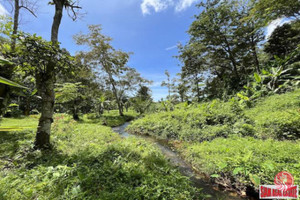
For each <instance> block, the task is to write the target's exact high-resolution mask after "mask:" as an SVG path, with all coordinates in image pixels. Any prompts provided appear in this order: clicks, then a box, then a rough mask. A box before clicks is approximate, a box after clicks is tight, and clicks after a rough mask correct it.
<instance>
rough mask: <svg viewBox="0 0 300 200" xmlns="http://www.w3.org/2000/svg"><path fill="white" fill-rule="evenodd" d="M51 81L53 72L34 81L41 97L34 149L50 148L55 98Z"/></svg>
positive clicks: (48, 72)
mask: <svg viewBox="0 0 300 200" xmlns="http://www.w3.org/2000/svg"><path fill="white" fill-rule="evenodd" d="M53 65H54V64H53ZM53 80H54V79H53V71H47V72H46V74H41V75H38V76H37V80H36V85H37V89H38V92H39V94H40V95H41V97H42V108H41V117H40V119H39V125H38V129H37V133H36V138H35V147H36V148H38V149H47V148H50V133H51V124H52V122H53V112H54V98H55V94H54V90H53V88H54V81H53Z"/></svg>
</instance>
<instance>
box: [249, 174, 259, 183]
mask: <svg viewBox="0 0 300 200" xmlns="http://www.w3.org/2000/svg"><path fill="white" fill-rule="evenodd" d="M249 177H250V180H251V182H252V183H253V184H254V185H255V186H258V185H260V178H259V177H258V176H257V175H253V174H250V175H249Z"/></svg>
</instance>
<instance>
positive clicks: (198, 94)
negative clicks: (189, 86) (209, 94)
mask: <svg viewBox="0 0 300 200" xmlns="http://www.w3.org/2000/svg"><path fill="white" fill-rule="evenodd" d="M195 81H196V90H197V102H198V103H199V102H200V88H199V79H198V75H196V77H195Z"/></svg>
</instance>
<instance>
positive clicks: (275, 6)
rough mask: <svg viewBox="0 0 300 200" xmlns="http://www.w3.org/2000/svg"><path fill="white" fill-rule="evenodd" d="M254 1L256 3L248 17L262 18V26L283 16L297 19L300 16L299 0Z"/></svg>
mask: <svg viewBox="0 0 300 200" xmlns="http://www.w3.org/2000/svg"><path fill="white" fill-rule="evenodd" d="M253 1H254V3H255V5H254V6H253V8H252V9H251V12H250V15H249V16H248V17H246V19H251V18H256V19H262V20H263V23H260V25H261V26H262V27H263V26H265V25H267V24H269V23H270V22H271V21H273V20H275V19H278V18H281V17H286V18H295V19H297V18H299V16H300V1H298V0H253Z"/></svg>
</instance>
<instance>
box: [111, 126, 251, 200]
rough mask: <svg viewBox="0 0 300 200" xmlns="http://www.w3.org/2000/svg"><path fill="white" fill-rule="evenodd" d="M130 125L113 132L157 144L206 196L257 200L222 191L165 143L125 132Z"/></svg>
mask: <svg viewBox="0 0 300 200" xmlns="http://www.w3.org/2000/svg"><path fill="white" fill-rule="evenodd" d="M129 124H130V123H129V122H127V123H125V124H123V125H122V126H118V127H114V128H113V130H114V131H115V132H117V133H119V134H120V135H121V136H122V137H124V138H127V137H137V138H143V139H145V140H147V141H149V142H151V143H153V144H155V145H156V146H157V147H158V148H159V149H160V150H161V152H162V153H163V154H164V155H165V157H166V158H167V159H168V160H169V161H170V162H171V164H172V165H173V166H175V167H177V168H178V169H179V171H180V172H181V173H182V174H183V175H184V176H187V177H189V178H190V180H191V181H192V183H193V184H194V185H195V187H197V188H202V191H203V192H204V193H205V194H209V195H210V196H211V198H210V199H212V200H255V199H256V198H252V197H251V198H250V197H240V196H238V195H237V193H234V192H228V191H222V190H220V189H219V187H218V186H217V185H213V184H211V183H209V182H208V181H206V180H205V178H204V177H203V176H201V175H199V174H197V173H196V172H195V171H194V170H193V168H192V167H191V166H190V165H188V164H187V163H186V162H185V161H184V160H183V159H182V158H181V157H180V156H179V155H178V153H176V152H174V151H173V150H172V149H171V148H170V147H169V146H168V145H167V144H166V142H165V141H159V140H156V139H154V138H152V137H148V136H140V135H133V134H129V133H127V132H126V131H125V129H126V127H127V126H128V125H129Z"/></svg>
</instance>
